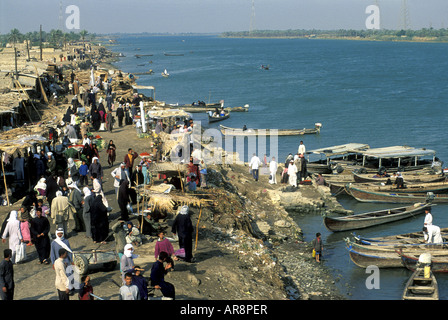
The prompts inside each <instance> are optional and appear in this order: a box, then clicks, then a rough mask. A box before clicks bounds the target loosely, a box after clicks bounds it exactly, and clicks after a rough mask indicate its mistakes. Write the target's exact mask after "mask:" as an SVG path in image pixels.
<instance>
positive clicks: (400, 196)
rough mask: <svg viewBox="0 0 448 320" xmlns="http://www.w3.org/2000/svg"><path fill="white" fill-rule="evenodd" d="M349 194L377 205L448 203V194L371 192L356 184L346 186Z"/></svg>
mask: <svg viewBox="0 0 448 320" xmlns="http://www.w3.org/2000/svg"><path fill="white" fill-rule="evenodd" d="M345 188H346V190H347V193H349V194H350V195H351V196H353V197H354V198H355V199H356V200H358V201H360V202H376V203H416V202H425V201H431V202H433V203H448V194H433V193H432V192H428V193H427V194H424V193H406V192H402V189H396V191H395V192H379V191H370V190H365V189H362V188H359V187H357V186H356V184H353V183H349V184H347V185H346V187H345Z"/></svg>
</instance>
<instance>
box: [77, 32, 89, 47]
mask: <svg viewBox="0 0 448 320" xmlns="http://www.w3.org/2000/svg"><path fill="white" fill-rule="evenodd" d="M87 34H88V32H87V30H81V31H80V32H79V35H80V36H81V39H82V44H83V45H84V40H85V38H86V36H87Z"/></svg>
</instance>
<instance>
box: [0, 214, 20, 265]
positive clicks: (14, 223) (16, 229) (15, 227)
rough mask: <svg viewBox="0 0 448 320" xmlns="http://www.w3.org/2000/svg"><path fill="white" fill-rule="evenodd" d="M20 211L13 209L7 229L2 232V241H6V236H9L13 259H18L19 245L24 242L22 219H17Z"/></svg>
mask: <svg viewBox="0 0 448 320" xmlns="http://www.w3.org/2000/svg"><path fill="white" fill-rule="evenodd" d="M17 215H18V212H17V211H16V210H13V211H11V213H10V214H9V219H8V223H7V224H6V227H5V231H3V234H2V242H3V243H6V238H9V249H11V251H12V257H11V261H12V263H15V261H16V251H17V247H18V246H19V245H20V244H21V243H22V240H23V238H22V233H21V232H20V221H19V220H18V219H17Z"/></svg>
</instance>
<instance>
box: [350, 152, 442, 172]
mask: <svg viewBox="0 0 448 320" xmlns="http://www.w3.org/2000/svg"><path fill="white" fill-rule="evenodd" d="M359 155H360V156H361V157H362V161H361V162H359V164H358V167H359V168H362V171H365V172H366V173H370V172H373V173H376V172H379V171H384V170H387V171H388V172H397V171H400V172H407V171H415V170H421V169H424V168H431V165H432V163H433V161H434V159H435V155H436V151H434V150H430V149H426V148H414V147H410V146H390V147H381V148H369V149H366V150H363V151H360V152H359ZM355 167H356V166H355Z"/></svg>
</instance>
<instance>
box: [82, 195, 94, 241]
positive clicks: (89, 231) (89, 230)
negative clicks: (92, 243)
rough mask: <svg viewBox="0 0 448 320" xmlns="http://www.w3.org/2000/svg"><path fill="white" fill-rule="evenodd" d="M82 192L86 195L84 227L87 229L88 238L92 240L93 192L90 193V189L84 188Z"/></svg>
mask: <svg viewBox="0 0 448 320" xmlns="http://www.w3.org/2000/svg"><path fill="white" fill-rule="evenodd" d="M82 192H83V193H84V206H83V212H82V217H83V219H84V226H85V228H86V237H87V238H92V225H91V214H90V208H91V207H92V204H93V199H94V196H93V195H92V192H91V191H90V189H89V188H88V187H84V188H83V189H82Z"/></svg>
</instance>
